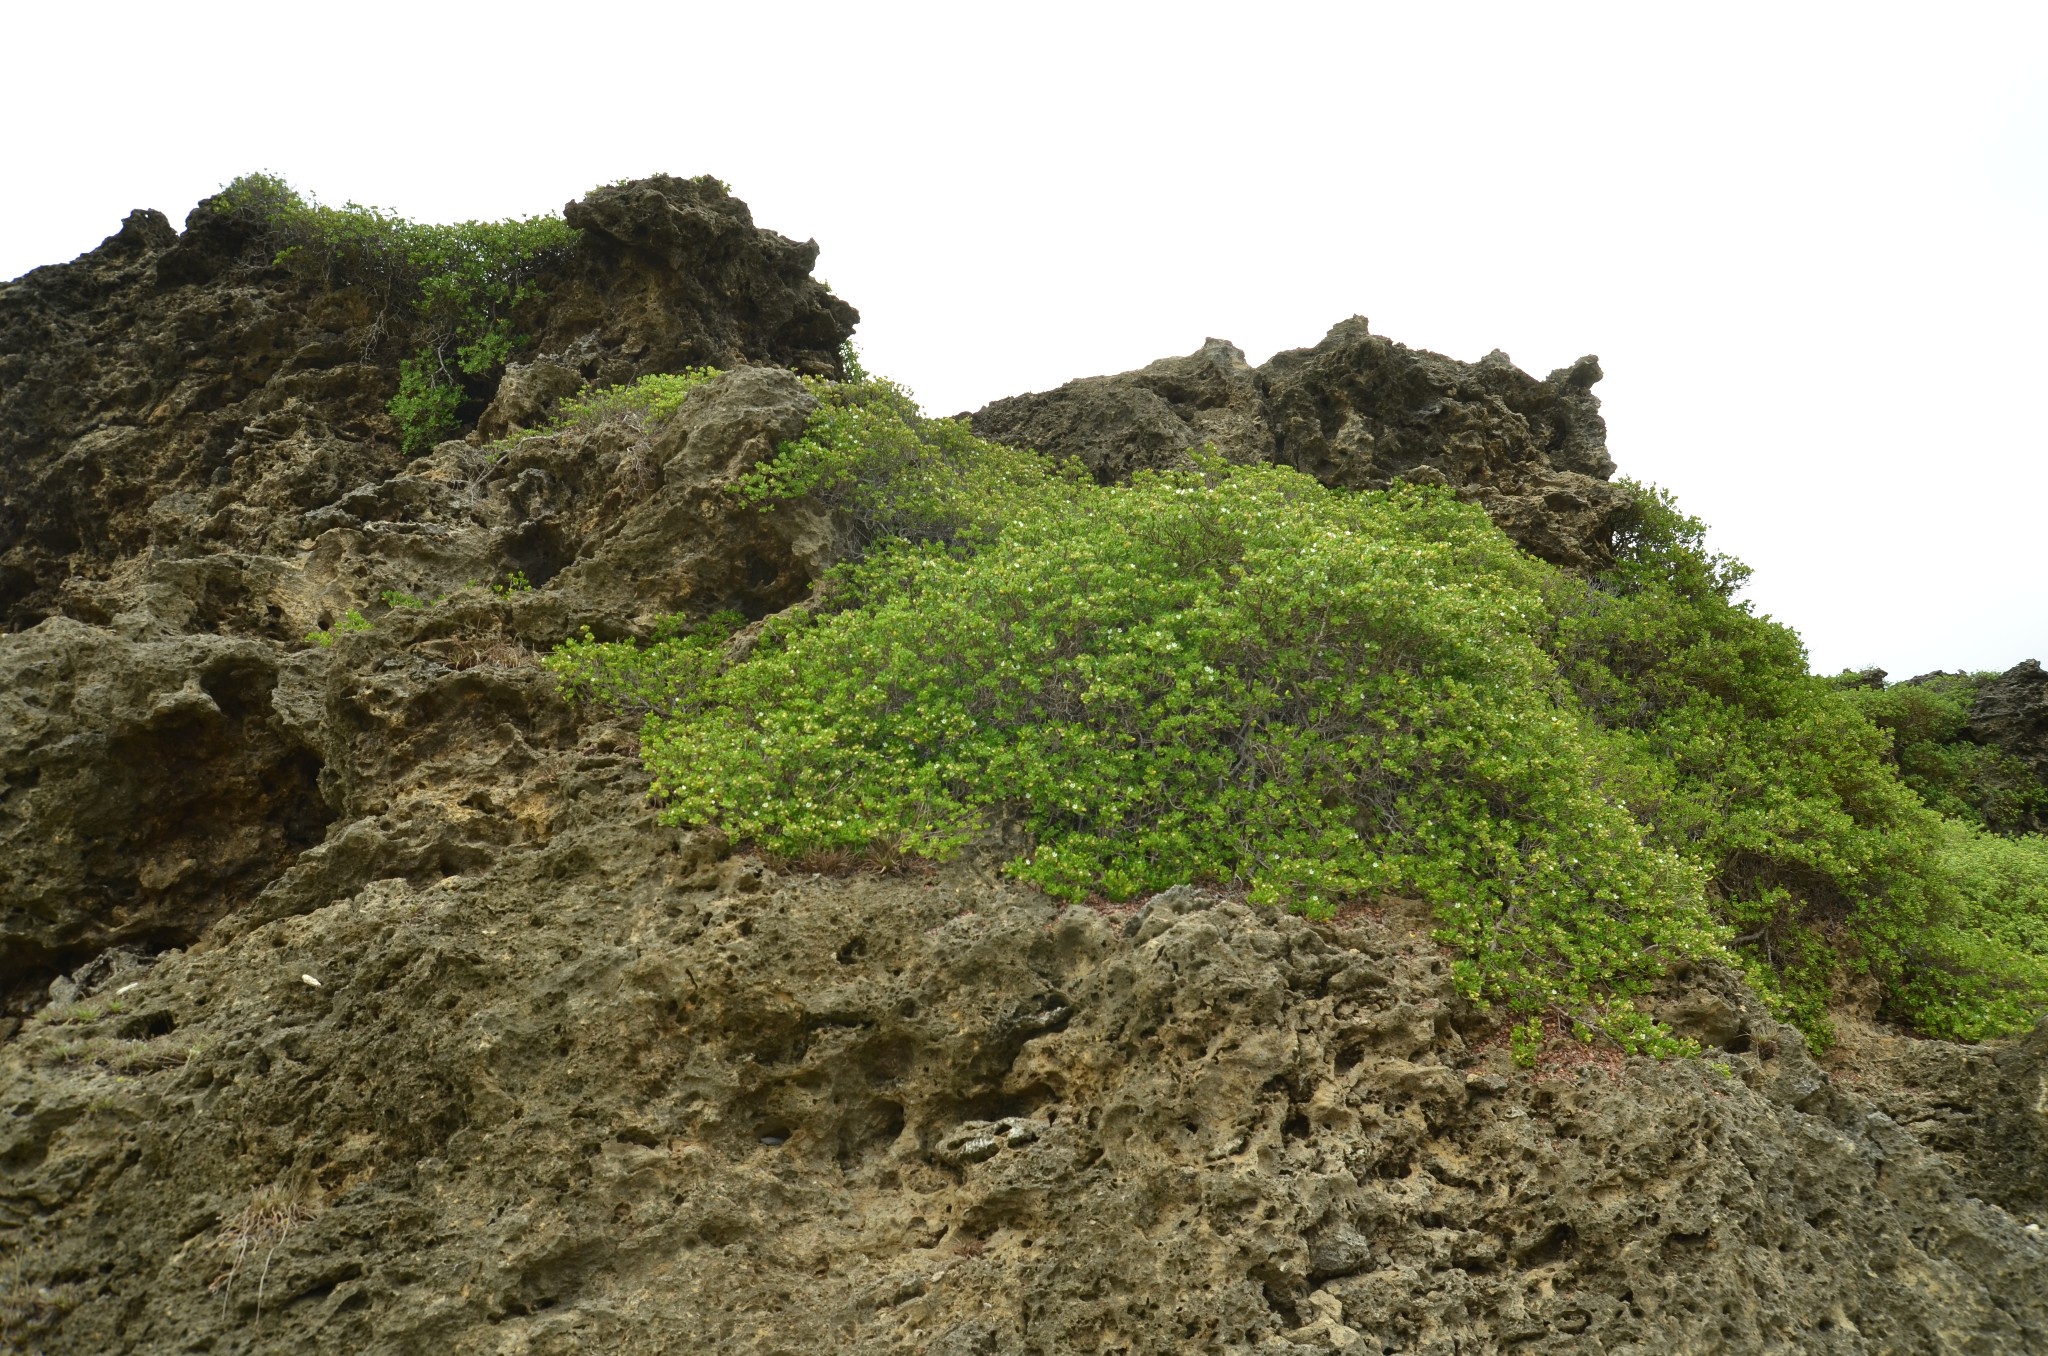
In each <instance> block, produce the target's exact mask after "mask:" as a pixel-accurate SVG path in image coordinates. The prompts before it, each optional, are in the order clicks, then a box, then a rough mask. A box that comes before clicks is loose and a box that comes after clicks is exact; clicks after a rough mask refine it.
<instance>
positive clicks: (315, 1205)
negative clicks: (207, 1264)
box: [207, 1184, 320, 1322]
mask: <svg viewBox="0 0 2048 1356" xmlns="http://www.w3.org/2000/svg"><path fill="white" fill-rule="evenodd" d="M319 1213H320V1210H319V1201H318V1198H317V1195H316V1194H315V1193H314V1192H313V1191H312V1190H311V1189H310V1188H309V1187H306V1186H303V1185H295V1184H281V1185H274V1186H268V1187H264V1188H262V1189H261V1190H259V1191H257V1192H255V1193H254V1194H253V1195H251V1196H250V1198H249V1202H248V1204H247V1205H245V1206H243V1208H242V1210H241V1212H240V1213H238V1214H237V1215H236V1216H235V1217H234V1218H233V1219H232V1220H230V1221H228V1222H227V1223H226V1224H224V1225H222V1226H221V1229H220V1232H219V1233H218V1234H217V1235H215V1237H214V1239H213V1247H214V1249H215V1250H217V1251H220V1252H224V1253H226V1254H228V1265H227V1269H226V1270H225V1271H223V1272H221V1274H220V1275H218V1276H216V1277H215V1278H214V1279H213V1281H212V1283H211V1284H209V1285H208V1286H207V1289H208V1290H210V1291H217V1292H219V1294H220V1301H221V1307H222V1308H223V1309H225V1308H226V1307H227V1305H228V1304H229V1302H230V1301H231V1300H232V1299H233V1298H234V1290H235V1282H236V1281H237V1280H238V1279H239V1278H240V1277H241V1275H242V1273H243V1271H245V1270H246V1269H247V1268H248V1267H249V1266H250V1265H251V1264H255V1265H256V1266H257V1276H256V1318H257V1320H258V1321H259V1322H260V1321H261V1320H262V1318H263V1298H264V1290H265V1287H266V1286H267V1285H268V1283H269V1280H270V1264H271V1261H272V1260H273V1259H274V1258H275V1257H276V1256H277V1250H278V1249H279V1248H280V1247H282V1246H283V1245H284V1243H285V1241H286V1240H287V1239H289V1238H290V1237H291V1236H292V1233H293V1231H294V1230H296V1229H297V1228H298V1227H299V1226H300V1225H302V1224H304V1223H306V1222H307V1221H308V1220H311V1219H313V1218H314V1217H315V1216H317V1215H318V1214H319ZM259 1255H260V1258H261V1260H260V1262H259V1261H258V1260H257V1259H258V1257H259Z"/></svg>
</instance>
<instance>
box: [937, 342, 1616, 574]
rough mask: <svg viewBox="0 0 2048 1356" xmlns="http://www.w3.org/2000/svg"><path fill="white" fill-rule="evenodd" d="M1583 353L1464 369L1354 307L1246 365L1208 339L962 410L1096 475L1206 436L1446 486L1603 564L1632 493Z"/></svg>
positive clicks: (1549, 551) (1158, 457) (1301, 463)
mask: <svg viewBox="0 0 2048 1356" xmlns="http://www.w3.org/2000/svg"><path fill="white" fill-rule="evenodd" d="M1599 380H1600V366H1599V363H1598V362H1597V361H1596V360H1594V359H1592V358H1581V359H1580V360H1579V361H1578V362H1577V363H1576V364H1574V365H1573V366H1571V367H1569V368H1565V369H1562V370H1560V371H1557V372H1553V373H1551V374H1550V376H1549V377H1548V378H1546V379H1544V380H1542V381H1537V380H1536V379H1534V378H1533V377H1530V376H1529V375H1527V374H1526V373H1524V372H1522V371H1521V370H1520V369H1519V368H1517V367H1515V365H1514V364H1513V363H1511V362H1510V361H1509V360H1508V358H1507V356H1506V355H1505V354H1503V353H1500V352H1497V351H1496V352H1494V353H1490V354H1488V355H1487V356H1486V357H1484V358H1482V359H1481V360H1480V361H1479V362H1477V363H1461V362H1456V361H1454V360H1452V359H1449V358H1445V357H1442V356H1440V355H1438V354H1434V353H1424V352H1418V351H1416V350H1413V349H1410V348H1408V347H1406V346H1405V345H1401V344H1396V343H1392V342H1390V341H1388V340H1386V339H1382V338H1380V337H1379V336H1377V335H1374V334H1372V333H1371V332H1370V330H1369V328H1368V327H1367V324H1366V322H1365V320H1364V319H1363V318H1362V317H1356V316H1354V317H1353V318H1351V319H1350V320H1346V321H1344V322H1343V323H1341V324H1339V325H1337V326H1336V327H1334V328H1333V329H1332V330H1331V331H1330V332H1329V334H1328V335H1327V336H1325V337H1324V339H1323V341H1322V342H1321V343H1320V344H1317V345H1316V346H1315V347H1314V348H1307V349H1293V350H1290V351H1288V352H1285V353H1279V354H1275V355H1274V357H1273V358H1272V359H1271V361H1269V362H1267V363H1266V365H1265V366H1264V367H1261V368H1257V369H1254V368H1252V367H1251V366H1250V365H1249V364H1247V363H1246V361H1245V358H1244V354H1243V353H1242V352H1240V351H1239V350H1238V349H1236V348H1234V347H1233V346H1231V345H1230V344H1228V343H1225V342H1224V341H1222V340H1219V339H1210V340H1208V341H1207V342H1206V343H1205V344H1204V345H1203V346H1202V348H1200V349H1199V350H1197V351H1196V352H1194V353H1192V354H1190V355H1188V356H1187V357H1185V358H1168V359H1162V360H1161V361H1159V362H1156V363H1153V364H1152V365H1150V366H1149V367H1144V368H1140V369H1139V370H1137V371H1135V372H1126V373H1124V374H1122V375H1121V376H1114V377H1086V378H1082V379H1081V380H1078V381H1073V382H1069V383H1068V384H1067V385H1065V386H1062V387H1060V388H1059V389H1057V390H1055V391H1049V392H1045V393H1043V394H1038V395H1024V396H1012V397H1010V398H1008V399H1005V400H999V401H996V402H995V403H993V404H991V405H989V406H987V407H986V408H984V409H982V410H979V411H977V412H976V413H975V414H973V415H972V416H970V417H971V418H972V420H973V422H974V427H975V430H976V431H977V432H978V433H980V434H982V435H983V436H984V437H989V438H993V439H996V440H998V441H1002V442H1010V443H1015V444H1019V445H1022V446H1028V447H1035V448H1037V449H1038V450H1039V451H1042V452H1046V453H1049V454H1051V455H1054V456H1059V457H1075V458H1078V459H1080V460H1081V461H1083V462H1084V463H1086V464H1087V466H1088V467H1089V469H1090V470H1091V471H1093V472H1094V474H1095V476H1096V478H1097V479H1098V480H1100V481H1102V482H1104V483H1108V482H1110V481H1114V480H1119V479H1122V478H1124V477H1127V476H1128V475H1130V474H1131V473H1132V472H1133V471H1137V470H1145V469H1158V468H1161V467H1166V466H1172V465H1177V464H1182V463H1183V462H1184V456H1185V453H1186V451H1187V449H1189V448H1191V447H1199V446H1200V445H1202V444H1203V443H1211V444H1213V445H1214V446H1215V447H1216V450H1217V451H1219V452H1221V453H1222V454H1223V455H1224V456H1225V457H1227V458H1229V459H1230V460H1233V461H1238V462H1252V461H1277V462H1280V463H1282V464H1284V465H1289V466H1293V467H1295V468H1296V469H1298V470H1301V471H1304V472H1306V473H1308V474H1309V475H1312V476H1315V477H1316V478H1317V479H1318V480H1320V481H1322V482H1323V483H1324V484H1326V485H1333V486H1342V487H1345V488H1351V489H1383V488H1385V487H1386V486H1388V485H1390V484H1392V483H1393V482H1394V481H1396V480H1409V481H1418V482H1422V483H1427V484H1437V485H1450V486H1455V487H1456V488H1457V490H1458V492H1459V494H1460V495H1461V496H1463V497H1465V498H1468V499H1471V500H1473V501H1475V502H1477V503H1479V504H1480V505H1481V506H1482V507H1484V508H1485V509H1486V511H1487V512H1488V513H1489V514H1491V515H1492V517H1493V519H1494V521H1496V522H1497V523H1499V524H1500V525H1501V527H1502V529H1503V530H1505V531H1506V532H1507V533H1508V535H1509V536H1510V537H1512V538H1514V539H1515V541H1516V542H1518V543H1519V544H1520V545H1521V546H1522V547H1523V548H1524V549H1526V550H1528V551H1530V552H1532V553H1533V554H1535V555H1538V556H1541V557H1543V558H1544V559H1546V560H1550V561H1553V562H1555V563H1557V564H1560V565H1565V566H1568V567H1570V568H1574V569H1581V570H1587V569H1594V568H1597V567H1598V566H1600V565H1601V564H1603V563H1605V562H1606V561H1607V560H1609V559H1611V554H1612V550H1613V528H1614V524H1615V520H1616V519H1617V518H1618V516H1619V515H1620V514H1621V513H1622V512H1623V511H1624V510H1625V509H1626V508H1627V507H1628V504H1629V502H1630V501H1629V497H1628V495H1627V492H1626V491H1625V490H1623V489H1622V488H1621V487H1619V486H1616V485H1613V484H1610V483H1609V480H1608V477H1610V476H1611V475H1613V473H1614V462H1613V459H1612V458H1611V457H1609V456H1608V454H1607V446H1606V424H1605V422H1604V421H1603V420H1602V419H1601V418H1600V402H1599V400H1598V398H1597V397H1595V396H1594V395H1593V393H1592V388H1593V384H1594V383H1595V382H1597V381H1599Z"/></svg>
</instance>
